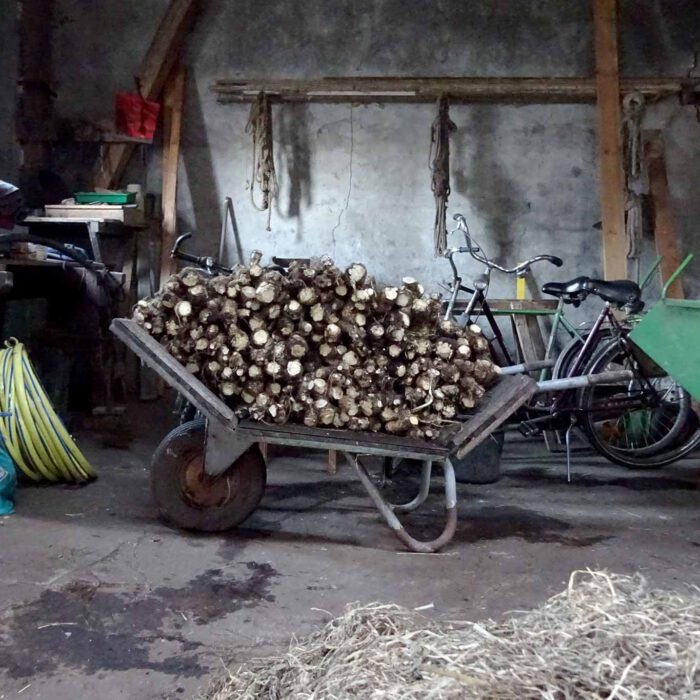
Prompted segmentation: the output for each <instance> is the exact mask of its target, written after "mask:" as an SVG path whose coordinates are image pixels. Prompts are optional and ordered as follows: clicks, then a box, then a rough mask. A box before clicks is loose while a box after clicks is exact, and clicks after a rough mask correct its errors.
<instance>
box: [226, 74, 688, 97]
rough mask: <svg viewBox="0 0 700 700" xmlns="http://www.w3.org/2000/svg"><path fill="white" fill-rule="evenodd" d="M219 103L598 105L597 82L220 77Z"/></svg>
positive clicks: (633, 86) (665, 82)
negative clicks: (262, 96) (263, 96)
mask: <svg viewBox="0 0 700 700" xmlns="http://www.w3.org/2000/svg"><path fill="white" fill-rule="evenodd" d="M684 80H687V79H685V78H631V79H623V80H622V86H621V87H622V91H623V93H624V94H626V93H629V92H641V93H642V94H643V95H644V96H645V97H647V98H648V99H650V100H654V99H658V98H660V97H666V96H669V95H676V94H678V93H679V92H680V91H681V87H682V83H683V81H684ZM213 90H214V92H216V93H217V95H218V100H219V101H220V102H251V101H252V100H254V99H255V97H256V96H257V94H258V93H259V92H261V91H262V92H265V93H268V95H269V97H270V99H272V100H279V101H285V102H347V101H351V102H434V101H435V100H436V99H437V98H438V97H440V95H442V94H445V93H447V94H448V95H449V97H450V100H451V101H452V102H519V103H551V102H559V103H572V102H573V103H576V102H587V103H593V102H595V101H596V96H597V90H596V80H595V79H594V78H540V77H525V78H476V77H455V78H440V77H433V78H409V77H407V78H387V77H382V78H372V77H368V78H357V77H353V78H317V79H311V80H295V79H246V78H240V79H230V80H229V79H220V80H217V81H216V83H215V84H214V86H213Z"/></svg>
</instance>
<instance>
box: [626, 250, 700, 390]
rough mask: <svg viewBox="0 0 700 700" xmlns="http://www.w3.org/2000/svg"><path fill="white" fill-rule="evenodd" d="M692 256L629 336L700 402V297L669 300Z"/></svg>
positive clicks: (674, 274)
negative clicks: (677, 280)
mask: <svg viewBox="0 0 700 700" xmlns="http://www.w3.org/2000/svg"><path fill="white" fill-rule="evenodd" d="M692 259H693V254H692V253H690V254H689V255H687V256H686V258H685V260H683V262H682V263H681V264H680V265H679V266H678V269H677V270H676V271H675V272H674V273H673V274H672V275H671V276H670V277H669V278H668V280H667V282H666V284H665V285H664V287H663V290H662V292H661V300H660V301H659V302H658V303H657V304H656V305H655V306H653V307H652V308H651V309H650V310H649V311H648V312H647V313H646V314H644V316H642V318H641V320H640V321H639V322H638V323H637V325H636V326H635V327H634V328H633V329H632V332H631V333H630V339H631V340H632V341H633V342H634V344H635V345H637V346H638V347H639V348H641V349H642V350H643V351H644V352H645V353H646V354H647V355H648V356H649V357H650V358H651V359H652V360H653V361H654V362H656V364H657V365H659V366H660V367H662V368H663V370H664V371H665V372H666V374H668V375H669V376H670V377H673V379H674V380H675V381H676V382H678V384H680V385H681V386H682V387H683V388H684V389H685V390H686V391H687V392H688V393H689V394H690V395H691V396H692V397H693V398H694V399H695V400H696V401H700V371H698V368H699V367H700V300H699V299H669V298H668V297H667V293H668V290H669V287H670V286H671V285H672V284H673V283H674V282H675V281H676V279H677V278H678V276H679V275H680V274H681V273H682V272H683V270H685V268H686V267H687V266H688V265H689V264H690V261H691V260H692Z"/></svg>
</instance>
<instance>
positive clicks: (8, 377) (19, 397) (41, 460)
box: [0, 338, 95, 481]
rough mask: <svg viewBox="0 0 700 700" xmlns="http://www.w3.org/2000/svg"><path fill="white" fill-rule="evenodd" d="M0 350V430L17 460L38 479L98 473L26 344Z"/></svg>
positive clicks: (8, 345)
mask: <svg viewBox="0 0 700 700" xmlns="http://www.w3.org/2000/svg"><path fill="white" fill-rule="evenodd" d="M5 346H6V347H5V349H4V350H0V410H1V411H2V415H1V416H0V434H1V435H2V437H3V440H4V441H5V446H6V448H7V451H8V452H9V453H10V455H11V456H12V459H13V460H14V461H15V464H17V466H18V467H19V468H20V469H21V470H22V471H23V472H24V473H25V474H26V475H27V476H28V477H29V478H30V479H32V480H34V481H41V480H42V479H47V480H48V481H61V480H62V481H86V480H87V479H91V478H93V477H94V476H95V472H94V471H93V469H92V467H91V466H90V465H89V464H88V461H87V460H86V459H85V457H84V456H83V454H82V452H81V451H80V450H79V449H78V446H77V445H76V444H75V442H74V441H73V438H72V437H71V436H70V435H69V433H68V431H67V430H66V428H65V426H64V425H63V423H62V422H61V419H60V418H59V417H58V415H57V414H56V411H54V409H53V406H52V405H51V402H50V401H49V398H48V396H47V395H46V392H45V391H44V388H43V387H42V386H41V384H40V382H39V380H38V378H37V376H36V374H35V372H34V368H33V367H32V364H31V362H30V361H29V357H28V355H27V351H26V350H25V349H24V345H23V344H22V343H20V342H19V341H18V340H16V339H15V338H12V339H11V340H10V341H9V342H6V343H5Z"/></svg>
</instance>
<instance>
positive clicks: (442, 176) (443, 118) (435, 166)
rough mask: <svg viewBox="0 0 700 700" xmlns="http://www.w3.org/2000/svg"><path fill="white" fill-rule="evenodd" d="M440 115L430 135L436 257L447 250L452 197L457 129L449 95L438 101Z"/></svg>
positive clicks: (434, 122)
mask: <svg viewBox="0 0 700 700" xmlns="http://www.w3.org/2000/svg"><path fill="white" fill-rule="evenodd" d="M437 109H438V113H437V116H436V117H435V121H433V125H432V127H431V135H430V159H431V165H430V170H431V172H432V174H433V176H432V183H431V189H432V191H433V195H434V197H435V208H436V210H435V233H434V244H435V255H443V254H444V252H445V251H446V250H447V200H448V198H449V196H450V134H451V133H452V132H453V131H454V130H455V129H456V128H457V127H456V125H455V124H454V122H452V121H451V120H450V102H449V100H448V98H447V95H441V96H440V98H439V99H438V101H437Z"/></svg>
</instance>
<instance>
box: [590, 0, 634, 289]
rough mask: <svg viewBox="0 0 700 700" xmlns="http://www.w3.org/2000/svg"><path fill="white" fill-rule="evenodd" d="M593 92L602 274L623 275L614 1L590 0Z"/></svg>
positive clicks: (624, 256)
mask: <svg viewBox="0 0 700 700" xmlns="http://www.w3.org/2000/svg"><path fill="white" fill-rule="evenodd" d="M593 22H594V25H595V62H596V93H597V103H598V143H599V151H600V202H601V210H602V222H603V274H604V276H605V278H606V279H625V278H626V277H627V244H626V240H625V180H624V173H623V166H622V138H621V133H622V132H621V124H622V119H621V108H620V76H619V69H618V7H617V0H593Z"/></svg>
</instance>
